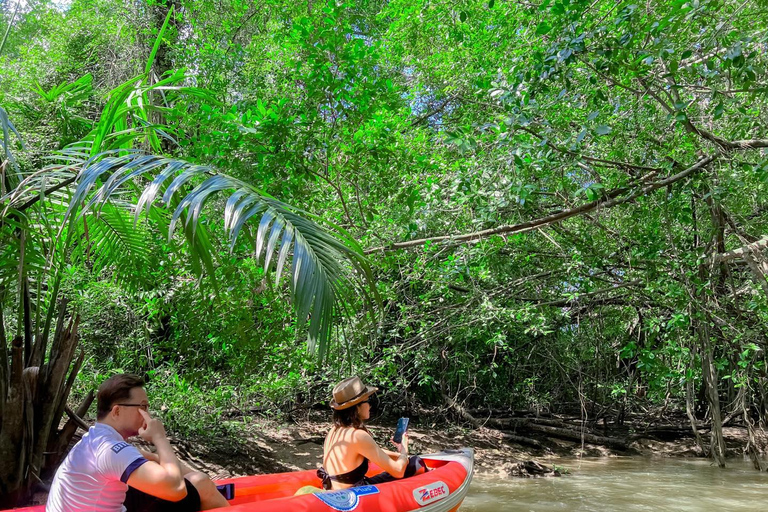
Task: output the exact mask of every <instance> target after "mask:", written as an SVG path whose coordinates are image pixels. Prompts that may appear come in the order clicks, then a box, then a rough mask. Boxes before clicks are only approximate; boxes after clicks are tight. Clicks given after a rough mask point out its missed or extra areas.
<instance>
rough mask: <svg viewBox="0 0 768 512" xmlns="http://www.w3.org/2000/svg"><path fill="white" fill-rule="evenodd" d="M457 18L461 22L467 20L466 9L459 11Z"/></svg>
mask: <svg viewBox="0 0 768 512" xmlns="http://www.w3.org/2000/svg"><path fill="white" fill-rule="evenodd" d="M459 20H461V22H462V23H464V22H465V21H467V12H466V11H461V12H460V13H459Z"/></svg>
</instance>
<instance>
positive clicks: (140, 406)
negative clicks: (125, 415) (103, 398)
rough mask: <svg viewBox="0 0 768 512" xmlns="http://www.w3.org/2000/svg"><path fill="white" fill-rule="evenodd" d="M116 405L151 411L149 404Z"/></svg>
mask: <svg viewBox="0 0 768 512" xmlns="http://www.w3.org/2000/svg"><path fill="white" fill-rule="evenodd" d="M115 405H122V406H123V407H138V408H139V409H141V410H142V411H147V410H149V404H115Z"/></svg>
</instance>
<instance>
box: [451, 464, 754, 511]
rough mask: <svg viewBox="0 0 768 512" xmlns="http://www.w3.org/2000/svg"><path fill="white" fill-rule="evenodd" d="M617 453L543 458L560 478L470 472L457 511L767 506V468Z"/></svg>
mask: <svg viewBox="0 0 768 512" xmlns="http://www.w3.org/2000/svg"><path fill="white" fill-rule="evenodd" d="M728 462H729V463H728V467H727V468H726V469H720V468H718V467H717V466H714V465H712V464H711V463H710V462H709V461H708V460H701V459H659V458H653V459H651V458H640V457H617V458H600V459H586V458H585V459H581V460H578V459H564V460H557V461H547V465H551V464H552V463H554V464H557V465H558V466H561V467H565V468H567V469H568V470H569V471H570V474H568V475H565V476H563V477H560V478H526V479H523V478H509V479H500V478H492V477H486V476H475V478H474V479H473V481H472V485H471V487H470V491H469V494H468V495H467V497H466V499H465V500H464V505H463V506H462V507H461V512H491V511H537V512H538V511H563V510H568V511H571V510H579V511H599V512H605V511H611V510H616V511H621V512H636V511H697V512H699V511H710V510H711V511H718V512H720V511H742V510H743V511H750V512H754V511H757V510H768V473H765V472H764V473H760V472H758V471H755V469H753V467H752V464H751V463H750V462H745V461H741V460H738V461H735V460H729V461H728Z"/></svg>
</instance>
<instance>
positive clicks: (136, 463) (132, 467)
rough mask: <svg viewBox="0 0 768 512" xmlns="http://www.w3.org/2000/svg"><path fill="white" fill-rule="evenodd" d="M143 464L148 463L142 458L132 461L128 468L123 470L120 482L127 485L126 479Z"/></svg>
mask: <svg viewBox="0 0 768 512" xmlns="http://www.w3.org/2000/svg"><path fill="white" fill-rule="evenodd" d="M145 462H149V461H148V460H147V459H145V458H144V457H139V458H138V459H136V460H135V461H133V462H131V463H130V464H128V467H127V468H125V471H123V475H122V476H121V477H120V481H121V482H123V483H124V484H127V483H128V477H130V476H131V473H133V472H134V471H136V470H137V469H139V466H141V465H142V464H144V463H145Z"/></svg>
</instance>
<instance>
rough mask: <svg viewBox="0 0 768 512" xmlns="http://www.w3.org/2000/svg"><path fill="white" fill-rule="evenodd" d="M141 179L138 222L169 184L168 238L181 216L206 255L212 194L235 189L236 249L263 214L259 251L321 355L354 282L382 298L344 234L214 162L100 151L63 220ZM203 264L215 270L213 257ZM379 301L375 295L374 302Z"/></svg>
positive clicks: (230, 230)
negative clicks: (206, 213) (284, 284)
mask: <svg viewBox="0 0 768 512" xmlns="http://www.w3.org/2000/svg"><path fill="white" fill-rule="evenodd" d="M140 178H145V179H144V180H143V181H142V183H143V190H142V192H141V196H140V197H139V199H138V202H137V203H136V205H135V206H134V207H133V209H134V225H135V224H136V222H137V221H138V219H139V217H140V216H141V215H142V214H143V213H145V212H149V211H150V210H151V208H152V207H153V206H154V204H155V202H156V201H157V200H158V196H160V193H161V191H163V188H164V187H165V190H164V192H163V194H162V198H160V199H161V201H162V203H164V205H165V207H166V208H168V209H171V208H172V209H173V213H172V215H171V221H170V225H169V229H168V236H169V239H170V238H171V237H173V235H174V233H175V231H176V228H177V226H178V224H179V222H182V224H183V227H184V231H185V235H186V236H187V240H188V242H190V244H195V243H197V244H200V243H201V242H202V244H200V245H198V246H194V247H193V250H194V251H197V252H198V253H199V254H198V255H199V256H200V257H203V258H205V257H206V255H207V256H208V257H210V253H211V252H212V248H211V245H210V242H209V241H208V237H207V234H206V233H205V232H201V229H202V227H201V222H200V215H201V212H202V210H203V208H204V207H205V206H206V205H207V204H211V203H212V199H213V198H214V197H217V196H218V195H219V194H220V193H225V194H229V197H228V198H227V201H226V205H225V207H224V226H225V231H226V233H227V236H228V238H229V246H230V250H234V247H235V244H236V242H237V239H238V235H239V234H240V233H241V231H242V227H243V226H244V225H245V224H246V223H247V222H248V221H249V220H250V219H252V218H254V217H259V226H258V230H257V233H256V239H255V241H254V255H255V257H256V258H258V259H259V260H261V261H263V264H264V271H265V272H272V271H274V274H275V282H276V283H277V282H279V281H280V278H281V276H282V275H283V274H284V273H289V274H290V278H289V285H290V286H289V289H290V292H291V296H292V299H293V302H294V307H295V309H296V313H297V315H298V324H299V328H300V329H301V328H302V327H303V326H304V325H305V324H306V322H307V320H309V329H308V343H309V348H310V350H313V351H314V350H317V352H318V354H319V356H320V357H321V358H322V357H324V355H325V353H326V350H327V347H328V343H329V340H330V336H331V328H332V325H333V319H334V315H336V314H337V313H338V312H339V308H340V306H343V305H344V304H346V303H349V302H350V301H351V300H352V298H353V291H354V290H355V289H356V288H363V292H364V293H363V297H365V298H368V299H370V298H373V299H374V300H375V301H376V302H378V295H377V294H376V290H375V287H374V286H373V280H372V279H371V271H370V268H369V266H368V263H367V260H366V258H365V257H364V255H363V254H362V251H361V250H360V249H359V247H358V246H357V244H355V243H354V241H353V240H352V239H351V237H349V236H348V235H347V234H346V233H344V232H342V231H340V230H336V229H334V230H333V231H332V232H331V231H328V230H326V229H324V228H322V227H321V226H320V225H319V224H317V223H316V222H315V221H313V220H311V219H309V218H308V217H309V215H307V214H306V212H301V211H300V210H298V209H296V208H293V207H291V206H289V205H287V204H285V203H283V202H281V201H279V200H277V199H275V198H273V197H271V196H269V195H268V194H266V193H264V192H263V191H261V190H259V189H257V188H255V187H253V186H252V185H250V184H248V183H245V182H243V181H241V180H238V179H236V178H234V177H231V176H228V175H226V174H222V173H218V172H216V171H215V170H214V169H213V168H211V167H208V166H203V165H195V164H191V163H188V162H184V161H182V160H178V159H172V158H165V157H160V156H154V155H147V154H144V153H141V152H137V151H129V152H122V154H116V153H115V152H108V153H106V154H103V155H101V156H100V157H99V156H96V157H94V158H91V159H89V160H87V161H86V162H85V163H84V164H83V166H82V169H81V170H80V172H79V173H78V175H77V179H76V185H75V188H74V192H73V194H72V200H71V202H70V204H69V208H68V210H67V213H66V215H65V219H64V222H65V223H66V221H67V219H71V218H73V217H74V216H75V215H79V216H81V217H82V216H85V215H89V214H90V215H92V213H91V212H94V211H100V210H103V209H104V208H106V207H107V205H109V204H110V202H111V201H112V200H113V199H114V198H115V197H117V196H118V195H119V194H120V193H121V190H123V187H124V186H125V185H128V184H134V185H135V184H137V183H138V181H139V179H140ZM169 182H170V183H169ZM289 261H290V265H289ZM203 263H204V266H205V267H206V270H207V272H208V273H211V272H212V271H213V265H212V260H210V259H208V260H207V261H204V262H203ZM273 264H274V265H273ZM273 266H274V267H275V268H274V270H273V269H272V267H273ZM363 283H364V284H366V285H367V287H369V288H370V293H369V291H368V290H365V288H366V286H362V287H360V286H358V285H360V284H363ZM373 302H374V301H371V300H369V301H368V305H371V304H372V303H373Z"/></svg>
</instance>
